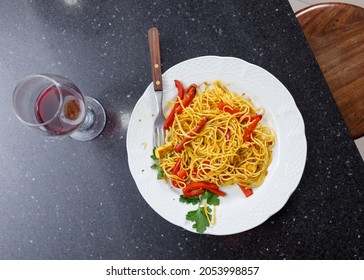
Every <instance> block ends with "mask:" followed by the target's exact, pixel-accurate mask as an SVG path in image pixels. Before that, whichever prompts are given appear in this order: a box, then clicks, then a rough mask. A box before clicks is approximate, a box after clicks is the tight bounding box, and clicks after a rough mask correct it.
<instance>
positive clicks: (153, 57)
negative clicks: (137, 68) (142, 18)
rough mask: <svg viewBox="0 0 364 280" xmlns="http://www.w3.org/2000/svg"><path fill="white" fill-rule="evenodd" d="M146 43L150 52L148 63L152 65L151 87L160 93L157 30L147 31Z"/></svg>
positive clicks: (160, 77) (160, 75) (161, 86)
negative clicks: (147, 42)
mask: <svg viewBox="0 0 364 280" xmlns="http://www.w3.org/2000/svg"><path fill="white" fill-rule="evenodd" d="M148 41H149V51H150V63H151V65H152V76H153V86H154V90H155V91H162V90H163V84H162V67H161V54H160V47H159V33H158V29H157V28H155V27H152V28H150V29H149V30H148Z"/></svg>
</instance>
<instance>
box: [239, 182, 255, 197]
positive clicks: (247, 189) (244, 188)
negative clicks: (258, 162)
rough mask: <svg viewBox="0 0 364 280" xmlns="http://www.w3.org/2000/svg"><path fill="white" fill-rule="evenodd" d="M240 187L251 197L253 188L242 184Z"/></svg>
mask: <svg viewBox="0 0 364 280" xmlns="http://www.w3.org/2000/svg"><path fill="white" fill-rule="evenodd" d="M239 187H240V189H241V190H242V191H243V193H244V194H245V196H246V197H249V196H251V195H252V194H253V190H252V189H249V188H247V187H245V186H241V185H239Z"/></svg>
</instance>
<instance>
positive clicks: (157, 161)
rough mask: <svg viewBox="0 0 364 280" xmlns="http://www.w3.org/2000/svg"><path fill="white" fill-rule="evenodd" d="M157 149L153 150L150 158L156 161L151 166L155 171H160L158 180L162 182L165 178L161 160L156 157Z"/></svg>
mask: <svg viewBox="0 0 364 280" xmlns="http://www.w3.org/2000/svg"><path fill="white" fill-rule="evenodd" d="M155 149H156V148H154V149H153V154H152V155H151V156H150V157H151V158H152V160H154V163H153V164H152V165H151V166H150V168H152V169H155V170H157V171H158V173H157V179H158V180H161V179H163V178H164V172H163V169H162V168H161V166H160V163H159V160H158V158H157V157H156V156H155Z"/></svg>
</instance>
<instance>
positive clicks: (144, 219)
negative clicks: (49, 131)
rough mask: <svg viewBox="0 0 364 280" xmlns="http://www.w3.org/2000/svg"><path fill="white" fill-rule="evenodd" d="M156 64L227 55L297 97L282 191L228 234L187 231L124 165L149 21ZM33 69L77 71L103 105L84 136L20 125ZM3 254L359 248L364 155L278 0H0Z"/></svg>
mask: <svg viewBox="0 0 364 280" xmlns="http://www.w3.org/2000/svg"><path fill="white" fill-rule="evenodd" d="M151 26H157V27H158V28H159V30H160V33H161V47H162V49H161V52H162V58H163V69H164V70H167V69H168V68H170V67H171V66H173V65H175V64H177V63H179V62H181V61H184V60H186V59H189V58H192V57H197V56H202V55H220V56H235V57H239V58H242V59H244V60H246V61H248V62H251V63H254V64H257V65H259V66H261V67H263V68H265V69H267V70H268V71H269V72H271V73H272V74H273V75H275V76H276V77H277V78H278V79H279V80H280V81H281V82H282V83H283V84H284V85H285V86H286V87H287V88H288V90H289V91H290V92H291V94H292V95H293V97H294V99H295V101H296V103H297V106H298V108H299V109H300V111H301V113H302V115H303V118H304V121H305V125H306V134H307V142H308V155H307V163H306V168H305V171H304V174H303V177H302V180H301V182H300V184H299V186H298V188H297V189H296V191H295V192H294V193H293V195H292V196H291V198H290V199H289V201H288V203H287V204H286V205H285V206H284V207H283V209H282V210H281V211H279V212H278V213H277V214H275V215H273V216H272V217H271V218H270V219H269V220H268V221H266V222H265V223H263V224H262V225H260V226H258V227H256V228H254V229H252V230H250V231H247V232H244V233H240V234H236V235H231V236H224V237H217V236H207V235H197V234H194V233H190V232H187V231H185V230H183V229H181V228H179V227H176V226H174V225H172V224H170V223H168V222H167V221H165V220H164V219H163V218H161V217H160V216H159V215H158V214H157V213H155V212H154V211H153V210H152V209H151V208H150V207H149V206H148V204H147V203H146V202H145V201H144V199H143V198H142V196H141V195H140V193H139V191H138V189H137V187H136V185H135V183H134V181H133V178H132V177H131V175H130V172H129V168H128V163H127V155H126V145H125V141H126V140H125V139H126V132H127V125H128V120H129V117H130V114H131V111H132V109H133V107H134V105H135V103H136V102H137V100H138V99H139V97H140V96H141V95H142V93H143V92H144V90H145V88H146V87H147V86H148V84H149V83H150V82H151V74H150V65H149V53H148V51H149V50H148V42H147V29H148V28H149V27H151ZM33 73H55V74H60V75H65V76H67V77H69V78H70V79H72V80H73V81H75V82H76V83H77V84H78V85H79V87H80V88H81V89H82V90H83V91H84V92H85V93H87V94H88V95H90V96H93V97H96V98H97V99H98V100H99V101H100V102H101V103H102V104H103V105H104V106H105V108H106V112H107V116H108V122H107V125H106V128H105V130H104V132H103V133H102V135H101V136H100V137H99V138H98V139H96V140H94V141H90V142H84V143H81V142H76V141H74V140H72V139H70V138H64V139H61V140H60V139H50V138H44V137H42V136H40V135H38V134H34V133H32V132H31V131H30V130H28V129H27V128H26V127H24V126H23V125H22V124H20V122H19V121H18V120H17V119H16V117H15V116H14V114H13V112H12V105H11V95H12V91H13V88H14V87H15V85H16V83H17V82H18V81H19V80H20V79H22V78H24V77H25V76H27V75H29V74H33ZM0 84H1V88H0V92H1V102H0V116H1V118H0V258H1V259H284V258H286V259H317V258H320V259H362V258H363V256H364V252H363V248H364V245H363V244H364V242H363V238H364V237H363V208H364V199H363V191H364V183H363V182H364V164H363V161H362V159H361V157H360V155H359V153H358V151H357V148H356V147H355V145H354V142H353V140H352V139H351V137H350V135H349V132H348V130H347V128H346V126H345V123H344V122H343V119H342V118H341V115H340V113H339V111H338V109H337V107H336V105H335V102H334V100H333V98H332V95H331V93H330V91H329V89H328V86H327V84H326V83H325V81H324V79H323V76H322V74H321V72H320V70H319V67H318V66H317V64H316V62H315V60H314V58H313V55H312V53H311V51H310V49H309V47H308V45H307V42H306V41H305V38H304V36H303V34H302V32H301V30H300V27H299V25H298V23H297V21H296V19H295V16H294V13H293V12H292V10H291V7H290V6H289V4H288V1H281V0H274V1H262V0H258V1H256V0H254V1H253V0H251V1H233V0H228V1H224V2H221V1H203V0H201V1H181V2H179V3H176V2H173V4H172V1H158V0H156V1H150V2H149V1H113V0H110V1H83V0H63V1H62V0H58V1H55V0H54V1H48V0H47V1H45V0H44V1H41V0H38V1H37V0H33V1H32V0H26V1H25V0H24V1H21V0H15V1H1V3H0Z"/></svg>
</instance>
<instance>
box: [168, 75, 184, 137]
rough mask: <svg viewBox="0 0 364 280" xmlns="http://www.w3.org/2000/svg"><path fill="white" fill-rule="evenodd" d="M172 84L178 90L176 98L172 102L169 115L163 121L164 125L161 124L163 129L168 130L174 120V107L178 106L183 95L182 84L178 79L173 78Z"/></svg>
mask: <svg viewBox="0 0 364 280" xmlns="http://www.w3.org/2000/svg"><path fill="white" fill-rule="evenodd" d="M174 84H175V86H176V88H177V91H178V94H177V99H176V103H175V104H174V106H173V108H172V110H171V112H170V113H169V115H168V117H167V119H166V121H165V123H164V126H163V129H164V130H168V129H169V128H170V127H171V126H172V124H173V122H174V114H175V113H176V108H177V107H178V106H179V100H182V99H183V97H184V88H183V84H182V83H181V82H180V81H178V80H174Z"/></svg>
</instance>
